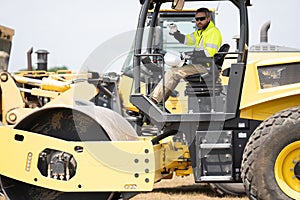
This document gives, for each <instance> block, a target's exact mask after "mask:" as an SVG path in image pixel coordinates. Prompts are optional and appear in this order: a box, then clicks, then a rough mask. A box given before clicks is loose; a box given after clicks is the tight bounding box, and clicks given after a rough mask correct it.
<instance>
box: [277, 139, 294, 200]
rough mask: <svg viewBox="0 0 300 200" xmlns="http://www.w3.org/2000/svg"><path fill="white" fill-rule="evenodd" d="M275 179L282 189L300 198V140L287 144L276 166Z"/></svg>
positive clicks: (279, 155) (278, 157)
mask: <svg viewBox="0 0 300 200" xmlns="http://www.w3.org/2000/svg"><path fill="white" fill-rule="evenodd" d="M274 174H275V179H276V182H277V184H278V186H279V187H280V189H281V190H282V191H283V192H284V193H285V194H286V195H288V196H289V197H292V198H293V199H300V141H296V142H293V143H291V144H289V145H287V146H285V147H284V148H283V149H282V150H281V152H280V153H279V154H278V156H277V159H276V161H275V166H274Z"/></svg>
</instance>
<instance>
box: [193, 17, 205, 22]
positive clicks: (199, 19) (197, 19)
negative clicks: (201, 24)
mask: <svg viewBox="0 0 300 200" xmlns="http://www.w3.org/2000/svg"><path fill="white" fill-rule="evenodd" d="M205 19H206V17H196V18H195V20H196V21H203V20H205Z"/></svg>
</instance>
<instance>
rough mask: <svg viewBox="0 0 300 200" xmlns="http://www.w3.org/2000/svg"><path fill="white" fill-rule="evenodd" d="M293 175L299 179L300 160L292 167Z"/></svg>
mask: <svg viewBox="0 0 300 200" xmlns="http://www.w3.org/2000/svg"><path fill="white" fill-rule="evenodd" d="M294 173H295V177H296V178H297V179H298V180H300V161H298V162H297V163H296V165H295V168H294Z"/></svg>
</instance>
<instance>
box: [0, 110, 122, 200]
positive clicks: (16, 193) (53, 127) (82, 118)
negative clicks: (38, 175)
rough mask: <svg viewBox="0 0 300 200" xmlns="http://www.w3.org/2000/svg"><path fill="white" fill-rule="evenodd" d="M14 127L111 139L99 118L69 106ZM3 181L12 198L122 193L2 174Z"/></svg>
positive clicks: (51, 199)
mask: <svg viewBox="0 0 300 200" xmlns="http://www.w3.org/2000/svg"><path fill="white" fill-rule="evenodd" d="M54 118H55V120H53V119H54ZM76 124H79V125H80V126H76ZM15 128H17V129H21V130H26V131H31V132H33V133H36V134H43V135H49V136H52V137H55V138H60V139H64V140H67V141H109V140H110V138H109V136H108V135H107V134H106V132H105V131H104V130H103V129H102V127H101V126H100V125H99V124H98V123H97V122H96V121H94V120H93V119H91V118H90V117H88V116H87V115H84V114H83V113H80V112H78V111H75V110H72V109H69V108H54V109H49V110H45V111H43V112H40V113H39V112H38V113H36V114H35V115H32V116H31V117H30V118H29V119H28V120H26V119H25V120H23V121H22V122H20V123H19V124H18V125H17V126H16V127H15ZM1 185H2V188H3V190H4V192H5V195H6V196H7V197H8V198H9V199H10V200H42V199H43V200H86V199H89V200H98V199H108V198H111V199H119V197H120V194H119V193H111V192H59V191H55V190H51V189H47V188H41V187H38V186H34V185H30V184H27V183H23V182H21V181H18V180H14V179H12V178H9V177H5V176H1Z"/></svg>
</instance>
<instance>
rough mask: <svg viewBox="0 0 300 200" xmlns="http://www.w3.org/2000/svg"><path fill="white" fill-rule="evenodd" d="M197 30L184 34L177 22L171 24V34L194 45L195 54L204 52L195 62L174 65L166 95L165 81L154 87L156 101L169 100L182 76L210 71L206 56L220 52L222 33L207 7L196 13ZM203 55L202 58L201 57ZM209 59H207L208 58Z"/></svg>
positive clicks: (153, 99)
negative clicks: (179, 29) (178, 27)
mask: <svg viewBox="0 0 300 200" xmlns="http://www.w3.org/2000/svg"><path fill="white" fill-rule="evenodd" d="M195 21H196V27H197V30H196V31H194V32H193V33H191V34H187V35H184V34H182V33H180V32H179V31H178V29H177V26H176V25H175V24H172V25H170V26H169V27H170V32H169V34H170V35H172V36H174V38H175V39H176V40H178V41H179V42H180V43H182V44H185V45H188V46H194V47H195V48H194V55H195V54H197V53H195V52H198V53H199V54H203V56H200V57H199V58H198V59H197V58H196V59H197V60H198V62H196V63H195V62H193V64H189V65H184V66H182V65H183V63H184V62H181V66H179V67H178V66H172V68H171V69H170V70H168V71H167V72H166V74H165V97H164V98H163V82H162V80H161V81H160V83H159V84H158V85H157V86H156V87H155V88H154V90H153V92H152V93H151V94H150V98H151V100H152V101H153V102H154V103H156V104H157V103H161V102H162V100H163V99H165V100H167V99H168V97H169V95H170V93H171V92H172V91H173V90H174V89H175V88H176V86H177V85H178V83H179V81H180V79H181V78H185V77H187V76H190V75H193V74H199V73H200V74H205V73H207V72H208V69H207V68H209V67H210V66H209V63H208V62H206V61H205V57H206V58H207V57H213V56H214V55H215V53H217V52H218V50H219V48H220V46H221V43H222V35H221V33H220V31H219V30H218V28H216V27H215V25H214V23H213V22H212V21H211V15H210V11H209V10H208V9H207V8H199V9H198V10H197V11H196V14H195ZM201 57H202V58H201ZM206 60H207V59H206Z"/></svg>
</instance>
